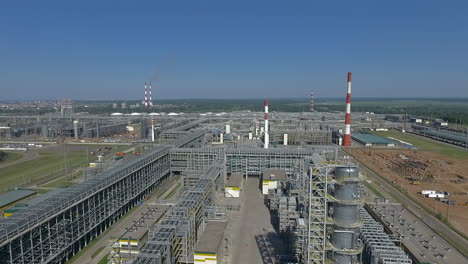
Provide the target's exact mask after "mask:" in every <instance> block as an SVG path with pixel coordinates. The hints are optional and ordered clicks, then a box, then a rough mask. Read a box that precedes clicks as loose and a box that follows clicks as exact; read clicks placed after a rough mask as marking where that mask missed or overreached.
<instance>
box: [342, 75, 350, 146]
mask: <svg viewBox="0 0 468 264" xmlns="http://www.w3.org/2000/svg"><path fill="white" fill-rule="evenodd" d="M351 79H352V73H351V72H348V92H347V94H346V116H345V132H344V138H343V146H345V147H350V146H351Z"/></svg>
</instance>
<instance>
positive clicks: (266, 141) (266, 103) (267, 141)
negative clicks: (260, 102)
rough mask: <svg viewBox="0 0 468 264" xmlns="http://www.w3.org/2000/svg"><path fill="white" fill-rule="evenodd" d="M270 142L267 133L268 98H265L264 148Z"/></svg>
mask: <svg viewBox="0 0 468 264" xmlns="http://www.w3.org/2000/svg"><path fill="white" fill-rule="evenodd" d="M269 143H270V135H269V134H268V100H265V142H264V148H266V149H267V148H268V144H269Z"/></svg>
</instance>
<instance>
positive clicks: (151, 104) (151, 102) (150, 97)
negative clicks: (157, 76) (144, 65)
mask: <svg viewBox="0 0 468 264" xmlns="http://www.w3.org/2000/svg"><path fill="white" fill-rule="evenodd" d="M151 90H152V87H151V82H150V83H149V104H148V106H149V107H152V106H153V97H152V95H151V93H152V91H151Z"/></svg>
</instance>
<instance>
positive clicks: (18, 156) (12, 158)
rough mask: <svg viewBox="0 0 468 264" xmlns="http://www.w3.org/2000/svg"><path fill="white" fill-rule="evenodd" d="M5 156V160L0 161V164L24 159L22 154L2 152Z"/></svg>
mask: <svg viewBox="0 0 468 264" xmlns="http://www.w3.org/2000/svg"><path fill="white" fill-rule="evenodd" d="M4 152H5V154H6V157H5V159H3V160H0V164H6V163H8V162H13V161H17V160H19V159H21V158H23V157H24V154H23V153H18V152H10V151H4Z"/></svg>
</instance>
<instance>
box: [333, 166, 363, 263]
mask: <svg viewBox="0 0 468 264" xmlns="http://www.w3.org/2000/svg"><path fill="white" fill-rule="evenodd" d="M335 180H336V182H335V184H334V190H333V192H332V193H331V194H332V195H331V196H330V199H331V201H332V202H333V203H334V204H333V211H332V215H331V216H332V219H333V231H332V232H331V244H332V245H333V252H332V256H331V259H332V260H333V261H335V263H346V264H354V263H358V255H359V254H360V253H361V252H362V243H361V241H360V240H359V239H358V237H359V232H360V231H359V230H360V226H361V222H360V219H359V207H360V206H361V205H362V203H363V202H364V200H363V198H362V197H361V190H360V181H361V180H362V177H360V174H359V169H358V168H357V167H351V166H347V167H346V166H343V167H336V168H335Z"/></svg>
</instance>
